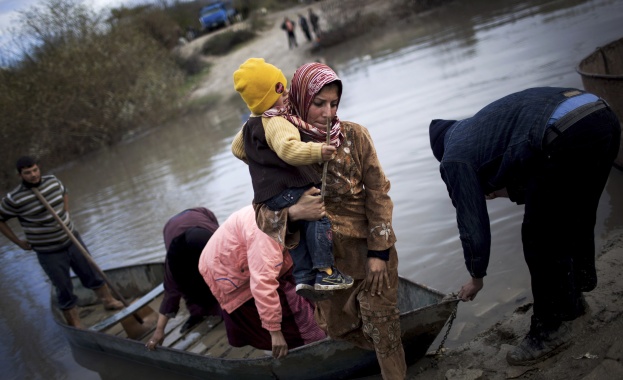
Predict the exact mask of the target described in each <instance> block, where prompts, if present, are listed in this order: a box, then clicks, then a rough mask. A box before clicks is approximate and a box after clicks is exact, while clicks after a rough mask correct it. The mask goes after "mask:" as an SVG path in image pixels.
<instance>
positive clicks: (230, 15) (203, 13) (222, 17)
mask: <svg viewBox="0 0 623 380" xmlns="http://www.w3.org/2000/svg"><path fill="white" fill-rule="evenodd" d="M235 17H236V9H235V8H234V6H233V4H232V1H231V0H230V1H215V2H213V3H212V4H210V5H208V6H205V7H203V8H201V10H200V11H199V22H200V23H201V27H202V29H203V31H204V32H209V31H211V30H214V29H216V28H220V27H222V26H227V25H230V24H232V23H233V22H234V21H235Z"/></svg>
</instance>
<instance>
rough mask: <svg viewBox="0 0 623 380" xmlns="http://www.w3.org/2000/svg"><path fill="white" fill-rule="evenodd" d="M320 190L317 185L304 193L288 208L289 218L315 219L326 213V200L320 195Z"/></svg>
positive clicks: (293, 219)
mask: <svg viewBox="0 0 623 380" xmlns="http://www.w3.org/2000/svg"><path fill="white" fill-rule="evenodd" d="M319 195H320V190H318V189H317V188H315V187H312V188H311V189H309V190H307V191H306V192H304V193H303V195H302V196H301V198H300V199H299V201H298V202H296V204H294V205H292V206H290V208H289V209H288V218H289V220H290V221H291V222H295V221H297V220H308V221H314V220H319V219H321V218H322V217H323V216H325V215H326V212H325V208H324V202H322V198H320V197H319Z"/></svg>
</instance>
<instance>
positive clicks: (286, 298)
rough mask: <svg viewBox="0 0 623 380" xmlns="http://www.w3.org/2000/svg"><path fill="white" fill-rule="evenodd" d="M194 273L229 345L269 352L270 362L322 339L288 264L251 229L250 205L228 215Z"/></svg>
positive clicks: (283, 254) (267, 239)
mask: <svg viewBox="0 0 623 380" xmlns="http://www.w3.org/2000/svg"><path fill="white" fill-rule="evenodd" d="M199 272H200V273H201V275H202V276H203V278H204V280H205V281H206V283H207V284H208V286H209V287H210V289H211V290H212V293H213V294H214V296H215V297H216V299H217V300H218V302H219V304H220V305H221V308H222V309H223V321H224V323H225V328H226V330H227V338H228V340H229V344H231V345H232V346H234V347H242V346H246V345H251V346H253V347H255V348H258V349H262V350H271V351H272V353H273V356H274V357H275V358H280V357H284V356H286V355H287V352H288V348H295V347H299V346H302V345H304V344H308V343H311V342H315V341H317V340H320V339H323V338H324V337H325V336H326V335H325V333H324V332H323V331H322V330H321V329H320V328H319V327H318V325H317V324H316V322H315V320H314V306H313V305H312V304H311V302H310V301H308V300H307V299H305V298H303V297H301V296H299V295H297V294H296V289H295V288H296V284H295V282H294V277H293V276H292V259H291V258H290V254H289V253H288V252H287V251H286V250H283V249H282V248H281V247H280V246H279V244H278V243H277V242H276V241H275V240H273V239H272V238H271V237H269V236H268V235H266V234H265V233H263V232H262V231H261V230H260V229H259V228H258V227H257V224H256V223H255V212H254V210H253V207H252V206H251V205H249V206H246V207H244V208H242V209H240V210H238V211H236V212H234V213H233V214H232V215H231V216H230V217H229V218H228V219H227V220H226V221H225V222H224V223H223V224H222V225H221V226H220V227H219V228H218V229H217V230H216V232H215V233H214V235H212V238H211V239H210V241H209V242H208V244H207V245H206V246H205V248H204V249H203V252H202V253H201V257H200V259H199Z"/></svg>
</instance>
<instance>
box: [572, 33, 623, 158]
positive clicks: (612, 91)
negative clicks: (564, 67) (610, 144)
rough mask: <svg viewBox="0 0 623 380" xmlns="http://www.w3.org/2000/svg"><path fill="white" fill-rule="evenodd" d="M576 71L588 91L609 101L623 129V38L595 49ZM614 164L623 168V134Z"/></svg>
mask: <svg viewBox="0 0 623 380" xmlns="http://www.w3.org/2000/svg"><path fill="white" fill-rule="evenodd" d="M576 71H577V72H578V74H580V76H581V77H582V84H583V85H584V89H586V91H589V92H592V93H593V94H595V95H598V96H600V97H601V98H603V99H604V100H606V102H608V104H609V105H610V108H612V111H614V113H615V114H616V115H617V117H618V118H619V122H620V123H621V129H622V130H623V38H620V39H618V40H616V41H612V42H610V43H609V44H607V45H604V46H600V47H598V48H597V49H595V51H594V52H593V53H591V54H590V55H588V56H587V57H586V58H584V59H583V60H582V61H580V63H579V65H578V67H577V69H576ZM614 165H615V166H616V167H617V168H618V169H621V170H623V136H622V137H621V145H620V148H619V155H618V156H617V158H616V160H615V161H614Z"/></svg>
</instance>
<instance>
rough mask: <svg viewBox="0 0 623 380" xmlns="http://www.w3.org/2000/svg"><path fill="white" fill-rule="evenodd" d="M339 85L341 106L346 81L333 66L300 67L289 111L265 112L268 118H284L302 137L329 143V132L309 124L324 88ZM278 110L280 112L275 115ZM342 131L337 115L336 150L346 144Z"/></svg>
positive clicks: (292, 86) (333, 122) (333, 135)
mask: <svg viewBox="0 0 623 380" xmlns="http://www.w3.org/2000/svg"><path fill="white" fill-rule="evenodd" d="M333 82H335V83H336V84H337V86H338V105H339V100H340V98H341V97H342V81H341V80H340V78H338V76H337V74H336V73H335V71H333V70H332V69H331V68H330V67H329V66H327V65H325V64H322V63H318V62H312V63H307V64H304V65H303V66H301V67H299V68H298V69H297V70H296V72H294V76H293V77H292V83H291V84H290V92H289V96H288V100H287V102H286V109H285V112H283V110H281V112H279V111H277V110H275V109H270V110H268V111H266V112H265V113H264V115H265V116H277V115H280V116H283V117H285V118H286V119H287V120H288V121H289V122H290V123H292V124H294V125H295V126H296V127H297V128H298V129H299V131H300V132H301V134H302V135H304V136H307V137H309V138H310V139H311V140H312V141H315V142H320V143H323V142H326V140H327V132H326V131H323V130H320V129H318V128H316V127H314V126H313V125H311V124H309V123H307V122H306V121H305V120H307V116H308V114H309V108H310V106H311V104H312V102H313V100H314V97H315V96H316V95H318V93H319V92H320V90H322V88H323V87H324V86H325V85H327V84H329V83H333ZM275 111H277V112H275ZM342 138H343V135H342V132H341V130H340V119H339V118H338V117H337V115H335V117H334V118H333V120H331V145H334V146H336V147H338V146H340V144H341V143H342Z"/></svg>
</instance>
